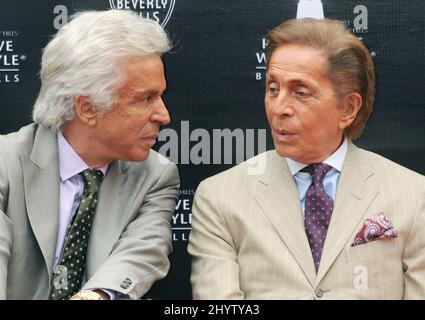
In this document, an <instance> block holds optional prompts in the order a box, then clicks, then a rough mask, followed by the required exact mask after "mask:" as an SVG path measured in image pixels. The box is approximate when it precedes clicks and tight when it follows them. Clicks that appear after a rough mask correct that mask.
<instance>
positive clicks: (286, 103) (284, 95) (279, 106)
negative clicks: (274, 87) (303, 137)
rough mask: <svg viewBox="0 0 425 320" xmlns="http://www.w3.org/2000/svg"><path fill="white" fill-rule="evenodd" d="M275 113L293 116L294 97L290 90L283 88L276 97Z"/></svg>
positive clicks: (282, 115)
mask: <svg viewBox="0 0 425 320" xmlns="http://www.w3.org/2000/svg"><path fill="white" fill-rule="evenodd" d="M275 113H276V114H277V115H278V116H279V117H292V116H293V115H294V106H293V99H292V96H291V95H290V92H289V91H286V90H281V93H280V95H279V97H278V98H277V99H276V105H275Z"/></svg>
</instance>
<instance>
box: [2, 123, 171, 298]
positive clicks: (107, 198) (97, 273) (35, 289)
mask: <svg viewBox="0 0 425 320" xmlns="http://www.w3.org/2000/svg"><path fill="white" fill-rule="evenodd" d="M158 157H161V156H160V155H158V154H157V153H156V152H154V151H151V152H150V155H149V157H148V158H147V159H146V160H145V161H143V162H140V163H137V162H126V161H115V162H112V163H111V164H110V166H109V169H108V171H107V174H106V176H105V178H104V180H103V182H102V185H101V188H100V191H99V201H98V205H97V208H96V213H95V217H94V221H93V224H92V231H91V236H90V241H89V246H88V251H87V270H86V272H87V279H88V281H87V283H86V284H85V286H84V288H102V289H109V290H113V291H116V292H117V293H118V294H119V296H121V295H122V296H123V297H129V298H132V299H137V298H139V297H141V296H142V295H143V294H145V293H146V292H147V291H148V290H149V289H150V287H151V286H152V284H153V283H154V282H155V281H157V280H159V279H162V278H163V277H165V275H166V274H167V272H168V270H169V267H170V264H169V260H168V255H169V254H170V253H171V251H172V242H171V224H170V221H171V217H172V215H173V213H174V207H175V203H176V201H177V199H178V189H179V176H178V171H177V168H176V166H175V165H174V164H171V163H168V164H167V165H163V164H161V163H160V162H159V161H158ZM58 221H59V163H58V151H57V137H56V135H55V134H53V133H51V132H50V131H49V130H47V129H45V128H43V127H39V126H37V125H35V124H31V125H28V126H26V127H23V128H21V130H19V131H18V132H16V133H12V134H9V135H6V136H0V299H47V297H48V294H49V290H50V284H51V281H52V273H53V270H52V267H53V259H54V253H55V246H56V240H57V233H58Z"/></svg>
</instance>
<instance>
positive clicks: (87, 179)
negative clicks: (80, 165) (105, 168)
mask: <svg viewBox="0 0 425 320" xmlns="http://www.w3.org/2000/svg"><path fill="white" fill-rule="evenodd" d="M80 175H81V177H82V178H83V181H84V192H86V191H87V192H89V193H97V192H98V190H99V187H100V183H101V182H102V180H103V173H102V171H100V170H95V169H86V170H84V171H82V172H81V173H80Z"/></svg>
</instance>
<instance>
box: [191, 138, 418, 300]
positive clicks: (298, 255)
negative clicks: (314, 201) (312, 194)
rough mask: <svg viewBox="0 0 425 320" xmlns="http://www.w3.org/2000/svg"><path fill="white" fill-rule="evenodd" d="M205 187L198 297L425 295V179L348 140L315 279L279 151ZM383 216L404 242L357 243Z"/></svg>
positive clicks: (197, 236)
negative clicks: (369, 222) (259, 166)
mask: <svg viewBox="0 0 425 320" xmlns="http://www.w3.org/2000/svg"><path fill="white" fill-rule="evenodd" d="M256 160H257V163H263V164H265V165H266V168H265V171H264V173H262V174H259V175H252V174H250V170H251V173H252V171H253V170H252V165H251V166H250V163H247V162H245V163H243V164H241V165H238V166H236V167H234V168H232V169H230V170H228V171H225V172H223V173H220V174H218V175H216V176H214V177H211V178H209V179H207V180H205V181H204V182H202V183H201V184H200V186H199V187H198V190H197V192H196V195H195V200H194V204H193V208H192V211H193V220H192V232H191V234H190V238H189V247H188V250H189V253H190V254H191V255H192V259H193V260H192V275H191V281H192V288H193V295H194V298H196V299H243V298H245V299H314V298H320V299H402V298H406V299H415V298H416V299H417V298H419V299H424V298H425V177H424V176H421V175H419V174H417V173H415V172H413V171H410V170H408V169H406V168H404V167H402V166H400V165H397V164H395V163H394V162H391V161H389V160H387V159H385V158H383V157H381V156H379V155H377V154H374V153H371V152H368V151H365V150H362V149H359V148H357V147H355V146H354V145H353V144H351V143H350V145H349V149H348V152H347V156H346V159H345V161H344V165H343V168H342V173H341V176H340V180H339V184H338V187H337V192H336V198H335V206H334V210H333V213H332V219H331V222H330V225H329V229H328V233H327V236H326V241H325V244H324V249H323V254H322V258H321V263H320V268H319V270H318V273H317V274H316V271H315V268H314V264H313V258H312V254H311V251H310V247H309V244H308V241H307V236H306V233H305V230H304V219H303V213H302V209H301V204H300V201H299V194H298V191H297V188H296V184H295V182H294V179H293V177H292V176H291V173H290V171H289V168H288V165H287V162H286V160H285V159H284V158H282V157H280V156H279V155H278V154H277V153H276V152H275V151H269V152H266V153H263V154H261V155H259V156H258V157H257V159H256ZM381 212H382V213H384V214H386V215H387V217H388V218H389V219H390V221H391V222H392V223H393V225H394V227H395V229H396V230H397V231H398V237H397V238H391V239H382V240H376V241H373V242H369V243H366V244H363V245H359V246H355V247H352V246H351V244H352V243H353V241H354V237H355V235H356V233H357V232H358V231H360V229H361V228H362V226H363V224H364V222H365V220H366V219H367V218H370V217H373V216H375V215H377V214H379V213H381Z"/></svg>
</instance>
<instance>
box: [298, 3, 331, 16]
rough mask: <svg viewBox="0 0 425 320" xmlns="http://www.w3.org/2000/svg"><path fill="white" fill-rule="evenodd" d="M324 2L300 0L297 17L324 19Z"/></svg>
mask: <svg viewBox="0 0 425 320" xmlns="http://www.w3.org/2000/svg"><path fill="white" fill-rule="evenodd" d="M324 17H325V14H324V13H323V4H322V1H321V0H300V1H299V2H298V10H297V19H302V18H314V19H323V18H324Z"/></svg>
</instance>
